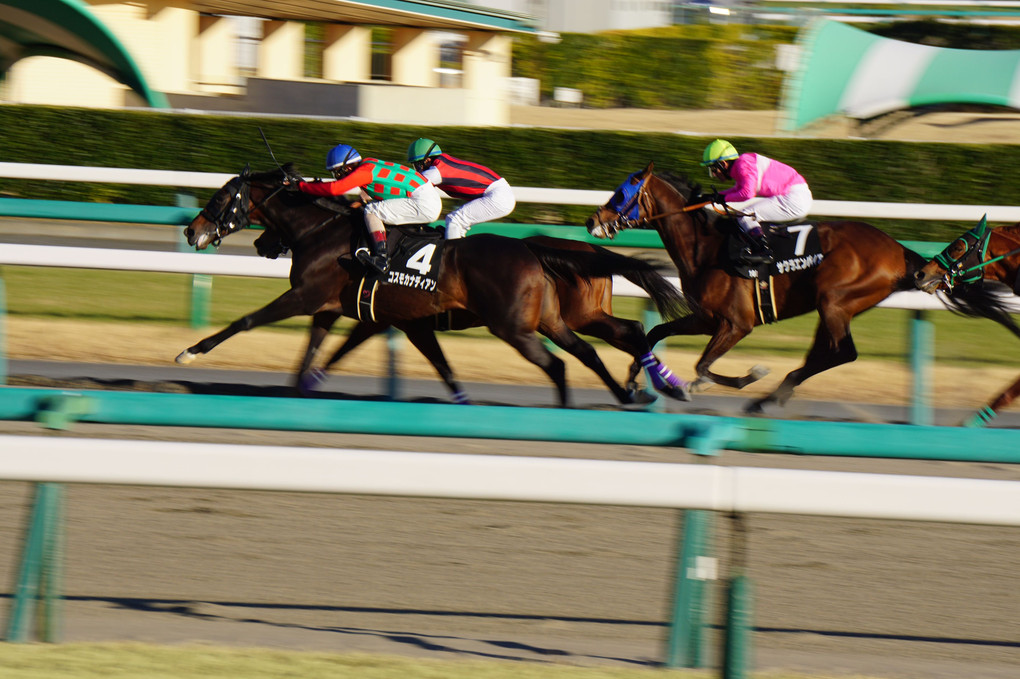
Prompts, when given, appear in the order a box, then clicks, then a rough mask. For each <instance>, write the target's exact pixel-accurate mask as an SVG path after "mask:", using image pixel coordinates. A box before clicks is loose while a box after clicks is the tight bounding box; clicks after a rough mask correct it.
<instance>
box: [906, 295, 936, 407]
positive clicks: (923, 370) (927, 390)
mask: <svg viewBox="0 0 1020 679" xmlns="http://www.w3.org/2000/svg"><path fill="white" fill-rule="evenodd" d="M934 343H935V326H934V325H933V324H932V322H931V321H928V320H925V318H924V311H922V310H920V309H915V310H914V313H913V316H912V318H911V320H910V374H911V377H912V395H911V399H910V424H921V425H930V424H932V422H933V420H934V417H933V415H932V408H931V388H932V385H933V380H932V378H931V372H932V354H933V353H934V352H933V349H932V347H933V345H934Z"/></svg>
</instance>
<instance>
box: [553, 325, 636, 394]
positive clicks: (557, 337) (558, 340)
mask: <svg viewBox="0 0 1020 679" xmlns="http://www.w3.org/2000/svg"><path fill="white" fill-rule="evenodd" d="M540 331H541V332H542V334H543V335H545V336H546V337H548V338H549V339H551V340H552V341H553V342H554V343H555V344H556V346H558V347H560V348H561V349H563V350H564V351H566V352H567V353H569V354H570V355H571V356H573V357H574V358H576V359H577V360H579V361H580V362H581V363H583V364H584V365H585V366H586V367H587V368H588V369H589V370H591V371H592V372H594V373H595V374H596V375H598V376H599V379H601V380H602V382H603V383H604V384H605V385H606V386H607V387H608V388H609V391H611V392H613V396H615V397H616V400H617V401H619V402H620V403H622V404H625V405H629V404H632V403H634V402H635V394H633V393H631V392H628V391H627V390H626V389H624V388H623V387H621V386H620V385H619V383H618V382H617V381H616V380H614V379H613V376H612V375H610V374H609V371H608V370H607V369H606V366H605V364H604V363H603V362H602V359H601V358H599V355H598V353H597V352H596V351H595V347H593V346H592V345H590V344H588V343H587V342H585V341H584V340H583V339H581V338H580V337H578V336H577V335H576V334H574V332H573V331H572V330H571V329H570V328H568V327H567V326H566V325H565V324H563V323H555V324H553V325H552V327H547V326H543V327H541V328H540Z"/></svg>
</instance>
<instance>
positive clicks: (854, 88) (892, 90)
mask: <svg viewBox="0 0 1020 679" xmlns="http://www.w3.org/2000/svg"><path fill="white" fill-rule="evenodd" d="M799 42H800V46H801V52H800V62H799V65H798V67H797V69H796V71H795V72H794V73H793V74H792V75H791V76H790V77H789V79H788V80H787V83H786V88H785V91H784V96H783V107H782V108H783V114H784V118H785V120H784V121H783V123H782V124H783V128H784V129H785V130H787V131H795V130H799V129H801V128H803V127H805V126H807V125H810V124H811V123H814V122H816V121H819V120H821V119H823V118H825V117H827V116H830V115H835V114H841V115H845V116H849V117H851V118H872V117H874V116H877V115H881V114H884V113H888V112H890V111H896V110H899V109H907V108H915V107H918V106H930V105H935V104H951V103H959V104H994V105H998V106H1009V107H1012V108H1020V72H1018V71H1020V69H1018V66H1020V50H961V49H949V48H945V47H932V46H929V45H918V44H914V43H908V42H902V41H900V40H891V39H889V38H882V37H879V36H877V35H874V34H871V33H868V32H867V31H862V30H860V29H857V28H853V27H852V26H848V25H846V24H841V23H839V22H836V21H820V22H818V23H816V24H814V25H812V26H811V27H809V28H808V29H806V31H805V33H804V35H803V36H802V38H801V40H800V41H799Z"/></svg>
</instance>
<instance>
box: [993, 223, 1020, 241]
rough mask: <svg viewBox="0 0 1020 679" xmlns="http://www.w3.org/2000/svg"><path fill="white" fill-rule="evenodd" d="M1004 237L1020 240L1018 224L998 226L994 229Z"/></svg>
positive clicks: (1019, 225) (1019, 226)
mask: <svg viewBox="0 0 1020 679" xmlns="http://www.w3.org/2000/svg"><path fill="white" fill-rule="evenodd" d="M995 230H996V231H998V232H999V233H1001V234H1003V235H1004V236H1012V237H1013V238H1020V222H1018V223H1016V224H1010V225H1008V226H1000V227H999V228H998V229H995Z"/></svg>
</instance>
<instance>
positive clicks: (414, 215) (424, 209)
mask: <svg viewBox="0 0 1020 679" xmlns="http://www.w3.org/2000/svg"><path fill="white" fill-rule="evenodd" d="M442 211H443V198H442V196H440V195H439V189H437V188H436V187H434V186H433V185H432V184H429V183H425V184H422V185H421V186H419V187H418V188H416V189H415V190H414V191H412V192H411V195H410V196H408V197H407V198H386V199H385V200H376V201H373V202H371V203H368V204H367V205H365V212H366V213H368V214H371V215H375V216H376V217H378V218H379V219H381V220H382V221H383V223H384V224H428V223H429V222H434V221H436V220H437V219H439V213H440V212H442Z"/></svg>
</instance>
